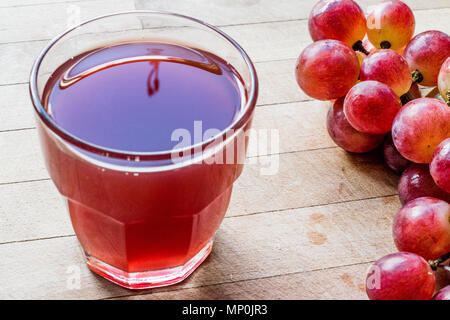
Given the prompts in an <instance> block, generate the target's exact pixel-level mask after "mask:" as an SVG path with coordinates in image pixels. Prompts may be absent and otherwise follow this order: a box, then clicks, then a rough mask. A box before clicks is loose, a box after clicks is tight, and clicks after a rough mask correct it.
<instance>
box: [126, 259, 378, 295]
mask: <svg viewBox="0 0 450 320" xmlns="http://www.w3.org/2000/svg"><path fill="white" fill-rule="evenodd" d="M370 265H371V264H370V263H362V264H357V265H350V266H343V267H335V268H329V269H326V270H314V271H307V272H300V273H294V274H289V275H283V276H274V277H268V278H263V279H256V280H246V281H236V282H230V283H223V284H218V285H211V286H201V287H198V288H190V289H180V290H173V291H172V290H170V291H158V292H154V293H150V294H138V295H133V296H129V297H123V298H119V299H123V300H173V299H183V300H221V299H226V300H239V299H242V300H246V299H249V300H253V299H255V300H279V299H287V300H325V299H326V300H330V299H345V300H362V299H367V295H366V290H365V283H366V279H365V278H366V273H367V269H368V268H369V267H370Z"/></svg>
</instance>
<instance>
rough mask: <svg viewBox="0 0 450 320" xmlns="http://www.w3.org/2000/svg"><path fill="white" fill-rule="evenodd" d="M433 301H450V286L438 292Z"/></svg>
mask: <svg viewBox="0 0 450 320" xmlns="http://www.w3.org/2000/svg"><path fill="white" fill-rule="evenodd" d="M433 300H450V285H448V286H446V287H444V288H442V289H441V290H439V291H438V292H436V294H435V295H434V297H433Z"/></svg>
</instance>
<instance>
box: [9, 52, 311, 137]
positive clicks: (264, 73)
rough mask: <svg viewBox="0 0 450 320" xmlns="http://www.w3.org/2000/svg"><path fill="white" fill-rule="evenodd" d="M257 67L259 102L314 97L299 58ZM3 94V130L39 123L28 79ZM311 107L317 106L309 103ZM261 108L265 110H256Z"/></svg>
mask: <svg viewBox="0 0 450 320" xmlns="http://www.w3.org/2000/svg"><path fill="white" fill-rule="evenodd" d="M0 47H1V46H0ZM0 63H1V62H0ZM255 67H256V70H257V73H258V76H259V84H260V93H259V97H258V106H265V105H273V104H284V103H289V102H294V101H309V100H311V99H310V98H309V97H308V96H306V95H305V94H304V93H303V91H302V90H300V89H299V88H298V85H297V83H296V81H295V78H294V71H293V70H294V68H295V59H290V60H282V61H269V62H262V63H257V64H256V65H255ZM0 97H2V102H1V104H2V105H3V106H4V107H0V119H1V121H0V132H1V131H10V130H20V129H25V128H34V127H35V123H34V116H33V113H34V111H33V106H32V104H31V101H30V97H29V92H28V84H27V83H23V84H16V85H4V86H0ZM308 108H313V106H312V105H308ZM11 110H14V112H11ZM259 112H263V111H258V112H257V113H256V114H257V115H258V113H259ZM265 114H266V113H265ZM291 116H294V114H292V115H291ZM270 117H273V115H271V116H270ZM285 118H286V117H285ZM294 119H295V117H294Z"/></svg>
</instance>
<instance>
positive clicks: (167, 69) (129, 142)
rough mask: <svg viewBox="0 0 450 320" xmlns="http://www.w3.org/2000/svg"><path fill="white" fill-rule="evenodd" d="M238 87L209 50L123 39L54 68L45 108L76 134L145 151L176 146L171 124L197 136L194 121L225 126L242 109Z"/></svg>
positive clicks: (231, 73)
mask: <svg viewBox="0 0 450 320" xmlns="http://www.w3.org/2000/svg"><path fill="white" fill-rule="evenodd" d="M240 86H241V84H240V82H239V80H238V76H237V73H236V72H235V71H234V69H233V68H232V67H231V66H230V65H229V64H227V63H226V62H225V61H224V60H222V59H220V58H218V57H217V56H215V55H212V54H211V53H207V52H204V51H200V50H197V49H192V48H188V47H183V46H178V45H173V44H163V43H151V42H150V43H128V44H119V45H115V46H111V47H106V48H101V49H97V50H93V51H91V52H89V53H85V54H82V55H80V56H78V57H75V58H74V59H73V60H71V61H68V62H67V63H66V64H64V65H63V66H62V67H61V68H59V69H58V70H57V71H56V72H55V73H54V74H53V76H52V79H51V81H49V83H48V85H47V86H46V88H45V92H44V97H45V98H44V99H45V106H46V109H47V111H48V112H49V114H50V115H51V116H52V117H53V118H54V119H55V120H56V122H57V123H58V124H59V125H61V126H62V127H63V128H64V129H65V130H67V131H68V132H69V133H71V134H73V135H75V136H77V137H78V138H81V139H83V140H85V141H88V142H90V143H93V144H96V145H99V146H102V147H107V148H111V149H116V150H121V151H132V152H133V151H134V152H149V151H164V150H171V149H173V147H174V146H175V145H176V144H177V143H178V142H179V141H178V139H177V138H176V137H175V138H172V133H173V132H174V130H176V129H179V128H181V129H186V130H188V131H189V132H190V133H191V136H192V137H194V132H193V130H194V121H201V122H202V131H203V132H204V131H206V130H208V129H218V130H220V131H222V130H223V129H226V128H227V127H228V126H229V125H230V124H231V123H232V122H233V120H234V119H235V117H236V116H237V114H238V113H239V111H240V108H241V104H242V101H241V92H240ZM201 140H203V135H202V137H201ZM198 142H201V141H195V142H194V141H193V140H192V143H198Z"/></svg>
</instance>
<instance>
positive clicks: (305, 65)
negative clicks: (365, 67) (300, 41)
mask: <svg viewBox="0 0 450 320" xmlns="http://www.w3.org/2000/svg"><path fill="white" fill-rule="evenodd" d="M295 71H296V72H295V76H296V79H297V83H298V85H299V86H300V88H301V89H302V90H303V91H304V92H305V93H306V94H307V95H309V96H310V97H312V98H315V99H318V100H334V99H337V98H340V97H343V96H345V95H346V94H347V92H348V91H349V90H350V88H351V87H352V86H353V85H354V84H355V83H356V81H358V76H359V62H358V58H357V57H356V54H355V52H354V51H353V50H352V49H350V47H348V46H347V45H346V44H344V43H343V42H340V41H337V40H321V41H317V42H314V43H312V44H311V45H309V46H308V47H306V48H305V50H303V52H302V53H301V54H300V56H299V57H298V59H297V65H296V68H295Z"/></svg>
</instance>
